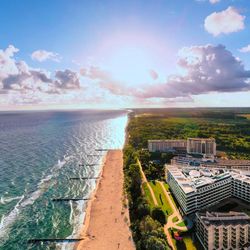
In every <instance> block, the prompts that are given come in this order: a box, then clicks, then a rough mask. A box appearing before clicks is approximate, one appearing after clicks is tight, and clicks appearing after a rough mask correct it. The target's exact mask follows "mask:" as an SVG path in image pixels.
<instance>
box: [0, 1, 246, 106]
mask: <svg viewBox="0 0 250 250" xmlns="http://www.w3.org/2000/svg"><path fill="white" fill-rule="evenodd" d="M0 11H1V14H0V110H24V109H82V108H87V109H89V108H94V109H120V108H135V107H137V108H139V107H232V106H233V107H238V106H239V107H249V106H250V2H249V0H185V1H183V0H126V1H122V0H120V1H118V0H91V1H89V0H36V1H34V0H1V1H0Z"/></svg>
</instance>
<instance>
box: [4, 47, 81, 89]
mask: <svg viewBox="0 0 250 250" xmlns="http://www.w3.org/2000/svg"><path fill="white" fill-rule="evenodd" d="M18 51H19V50H18V49H17V48H15V47H14V46H12V45H10V46H9V47H8V48H7V49H5V50H0V94H6V93H8V92H11V91H14V92H16V93H17V92H21V93H28V92H37V93H38V92H40V93H47V94H51V93H52V94H55V93H57V94H60V93H62V91H63V92H65V91H68V90H76V89H79V88H81V83H80V75H79V74H78V73H76V72H74V71H72V70H69V69H65V70H64V71H61V70H58V71H56V72H55V75H54V77H52V76H51V75H52V74H51V73H50V72H47V71H45V70H42V69H34V68H31V67H30V66H29V65H27V63H26V62H24V61H17V60H16V59H15V53H17V52H18Z"/></svg>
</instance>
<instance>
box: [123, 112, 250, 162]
mask: <svg viewBox="0 0 250 250" xmlns="http://www.w3.org/2000/svg"><path fill="white" fill-rule="evenodd" d="M150 112H152V111H150ZM249 113H250V110H248V109H239V110H238V109H232V110H230V109H225V110H223V109H205V110H202V109H187V110H183V109H176V110H173V109H171V110H157V111H156V112H154V113H149V111H147V110H144V112H143V110H138V111H135V112H133V113H131V114H130V122H129V125H128V129H127V130H128V133H129V143H130V144H131V145H132V146H133V147H134V148H135V149H137V150H138V149H142V148H147V141H148V140H152V139H186V138H188V137H204V138H209V137H213V138H215V139H216V143H217V149H218V150H220V151H224V152H226V153H227V155H228V157H229V158H231V159H236V158H237V159H250V154H249V153H250V120H249Z"/></svg>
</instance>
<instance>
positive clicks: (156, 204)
mask: <svg viewBox="0 0 250 250" xmlns="http://www.w3.org/2000/svg"><path fill="white" fill-rule="evenodd" d="M137 163H138V165H139V168H140V171H141V176H142V183H146V185H147V187H148V190H149V191H150V194H151V197H152V199H153V202H154V205H155V206H158V202H157V199H156V197H155V193H154V191H153V189H152V187H151V186H150V185H149V182H148V180H147V177H146V175H145V174H144V172H143V169H142V166H141V162H140V161H139V159H137Z"/></svg>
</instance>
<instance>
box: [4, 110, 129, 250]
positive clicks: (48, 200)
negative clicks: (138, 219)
mask: <svg viewBox="0 0 250 250" xmlns="http://www.w3.org/2000/svg"><path fill="white" fill-rule="evenodd" d="M126 123H127V115H126V113H125V112H123V111H72V112H69V111H65V112H63V111H60V112H16V113H15V112H0V249H1V250H2V249H4V250H15V249H18V250H23V249H25V250H26V249H71V248H72V245H73V244H70V243H60V244H55V243H43V244H42V243H38V244H28V243H27V240H28V239H33V238H53V237H54V238H72V237H73V238H74V237H77V234H78V232H79V229H80V226H81V225H82V222H83V219H84V209H85V206H86V204H85V202H84V201H73V202H72V201H71V202H70V201H69V202H53V201H52V199H53V198H82V197H88V196H89V195H90V193H91V191H92V190H93V188H94V185H95V181H94V180H81V181H79V180H70V179H69V178H71V177H79V176H80V177H87V176H97V175H98V173H99V171H100V167H101V165H100V163H101V161H102V158H103V154H104V153H101V152H96V151H95V149H97V148H122V146H123V144H124V138H125V127H126ZM91 154H92V156H90V155H91ZM97 154H100V155H99V156H96V155H97ZM93 155H95V156H93ZM96 163H98V164H99V165H96V166H79V164H96Z"/></svg>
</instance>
